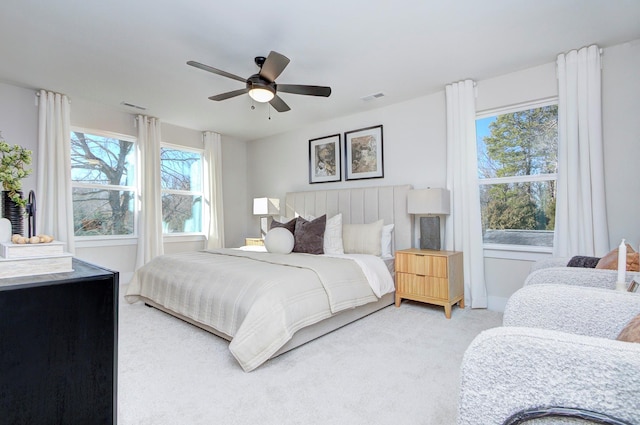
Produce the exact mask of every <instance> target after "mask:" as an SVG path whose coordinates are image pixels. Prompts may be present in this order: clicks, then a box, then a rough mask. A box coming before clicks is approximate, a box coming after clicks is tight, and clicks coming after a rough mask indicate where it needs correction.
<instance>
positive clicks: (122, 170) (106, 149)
mask: <svg viewBox="0 0 640 425" xmlns="http://www.w3.org/2000/svg"><path fill="white" fill-rule="evenodd" d="M134 164H135V144H134V141H133V140H129V139H127V138H125V137H121V136H118V137H111V136H109V135H106V134H93V133H87V132H83V131H72V132H71V181H72V183H71V185H72V198H73V225H74V234H75V235H76V236H121V235H132V234H134V231H135V229H134V222H135V219H134V203H135V196H136V191H135V167H134Z"/></svg>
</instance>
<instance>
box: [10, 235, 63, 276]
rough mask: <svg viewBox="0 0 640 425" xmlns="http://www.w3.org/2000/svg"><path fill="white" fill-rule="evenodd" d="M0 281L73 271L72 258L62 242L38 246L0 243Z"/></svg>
mask: <svg viewBox="0 0 640 425" xmlns="http://www.w3.org/2000/svg"><path fill="white" fill-rule="evenodd" d="M0 255H2V257H1V258H0V279H4V278H8V277H18V276H33V275H39V274H49V273H63V272H70V271H73V268H72V266H71V262H72V259H73V256H72V255H71V254H69V253H66V252H64V243H63V242H57V241H53V242H49V243H40V244H16V243H13V242H2V243H0Z"/></svg>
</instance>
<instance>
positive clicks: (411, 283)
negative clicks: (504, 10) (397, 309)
mask: <svg viewBox="0 0 640 425" xmlns="http://www.w3.org/2000/svg"><path fill="white" fill-rule="evenodd" d="M396 291H398V292H400V293H402V294H403V295H405V296H407V297H408V298H411V296H419V297H426V298H438V299H445V300H446V299H448V298H449V280H448V279H447V278H440V277H432V276H420V275H416V274H409V273H402V272H400V273H398V272H397V271H396Z"/></svg>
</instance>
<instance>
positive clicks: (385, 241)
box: [380, 224, 394, 258]
mask: <svg viewBox="0 0 640 425" xmlns="http://www.w3.org/2000/svg"><path fill="white" fill-rule="evenodd" d="M393 227H394V225H393V224H387V225H386V226H383V227H382V235H381V237H380V251H381V253H382V254H381V255H380V256H381V257H382V258H391V257H392V255H391V235H392V233H393Z"/></svg>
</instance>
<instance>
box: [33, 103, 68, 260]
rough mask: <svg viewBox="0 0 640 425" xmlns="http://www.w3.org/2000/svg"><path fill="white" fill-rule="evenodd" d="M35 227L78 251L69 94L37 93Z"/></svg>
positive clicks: (39, 231)
mask: <svg viewBox="0 0 640 425" xmlns="http://www.w3.org/2000/svg"><path fill="white" fill-rule="evenodd" d="M38 94H39V96H40V99H39V101H38V163H37V173H38V175H37V180H36V200H37V205H36V230H37V232H38V233H42V234H48V235H52V236H53V237H54V238H55V239H56V240H59V241H61V242H64V243H66V250H67V252H69V253H71V254H75V244H74V233H73V199H72V195H71V125H70V118H69V116H70V109H71V107H70V105H69V99H68V98H67V96H65V95H63V94H60V93H52V92H48V91H45V90H40V92H39V93H38Z"/></svg>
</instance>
